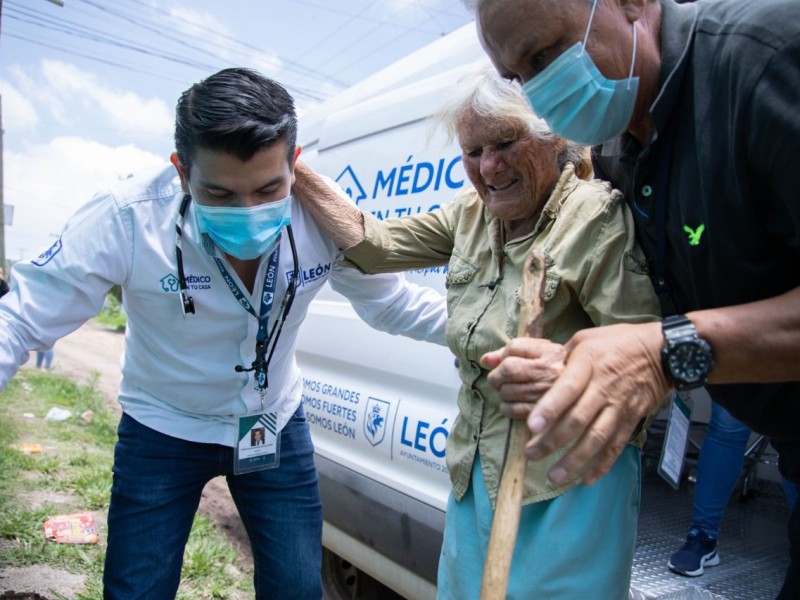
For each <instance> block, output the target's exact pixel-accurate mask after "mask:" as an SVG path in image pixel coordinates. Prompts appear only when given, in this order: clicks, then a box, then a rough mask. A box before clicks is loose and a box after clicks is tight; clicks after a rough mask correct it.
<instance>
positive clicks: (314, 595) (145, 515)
mask: <svg viewBox="0 0 800 600" xmlns="http://www.w3.org/2000/svg"><path fill="white" fill-rule="evenodd" d="M313 452H314V449H313V445H312V443H311V436H310V433H309V430H308V425H307V424H306V420H305V415H304V413H303V408H302V407H300V408H299V409H298V410H297V412H296V413H295V415H294V416H293V417H292V419H291V420H290V421H289V423H288V424H287V425H286V427H284V429H283V431H282V432H281V448H280V466H279V467H278V468H276V469H268V470H264V471H256V472H254V473H247V474H243V475H234V474H233V448H230V447H227V446H220V445H216V444H199V443H196V442H188V441H185V440H181V439H178V438H173V437H170V436H168V435H164V434H162V433H158V432H156V431H153V430H152V429H150V428H148V427H145V426H144V425H142V424H140V423H138V422H137V421H135V420H134V419H133V418H131V417H129V416H127V415H124V414H123V416H122V419H121V420H120V424H119V441H118V442H117V446H116V449H115V452H114V481H113V485H112V488H111V506H110V508H109V513H108V549H107V551H106V562H105V572H104V575H103V586H104V592H103V597H104V598H105V599H113V600H130V599H134V598H137V599H148V600H150V599H157V600H166V599H169V598H174V597H175V594H176V592H177V589H178V584H179V582H180V574H181V565H182V563H183V553H184V547H185V545H186V541H187V539H188V537H189V532H190V530H191V528H192V521H193V520H194V515H195V512H196V511H197V507H198V505H199V503H200V495H201V493H202V491H203V487H204V486H205V485H206V483H207V482H208V481H209V480H210V479H212V478H214V477H216V476H218V475H225V477H226V479H227V482H228V488H229V489H230V492H231V496H232V497H233V500H234V502H235V503H236V507H237V508H238V510H239V514H240V516H241V517H242V522H243V523H244V526H245V529H246V530H247V534H248V536H249V538H250V546H251V548H252V551H253V558H254V565H255V572H254V581H255V589H256V598H258V599H265V598H271V599H284V598H285V599H286V600H289V599H292V600H295V599H303V600H319V599H320V598H321V597H322V584H321V580H320V569H321V561H322V504H321V501H320V497H319V489H318V485H317V482H318V478H317V471H316V468H315V466H314V458H313Z"/></svg>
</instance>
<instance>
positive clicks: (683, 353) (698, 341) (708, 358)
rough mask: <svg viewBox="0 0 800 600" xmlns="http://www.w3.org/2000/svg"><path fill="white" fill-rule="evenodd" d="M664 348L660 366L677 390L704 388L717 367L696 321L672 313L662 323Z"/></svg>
mask: <svg viewBox="0 0 800 600" xmlns="http://www.w3.org/2000/svg"><path fill="white" fill-rule="evenodd" d="M661 331H662V332H663V333H664V347H663V348H662V349H661V367H662V368H663V369H664V374H665V375H666V376H667V379H669V380H670V381H671V382H672V384H673V385H674V386H675V389H677V390H680V391H682V390H691V389H694V388H698V387H702V386H703V385H705V383H706V379H707V378H708V374H709V373H710V372H711V369H713V368H714V357H713V356H712V355H711V344H709V343H708V342H707V341H706V340H704V339H702V338H701V337H700V336H698V335H697V330H696V329H695V327H694V324H693V323H692V322H691V321H690V320H689V319H687V318H686V316H684V315H673V316H671V317H667V318H666V319H664V320H663V321H662V322H661Z"/></svg>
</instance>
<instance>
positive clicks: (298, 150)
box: [292, 146, 303, 185]
mask: <svg viewBox="0 0 800 600" xmlns="http://www.w3.org/2000/svg"><path fill="white" fill-rule="evenodd" d="M302 151H303V148H302V147H300V146H295V147H294V159H292V185H294V182H295V181H296V180H297V175H295V172H294V166H295V164H297V159H298V158H299V156H300V153H301V152H302Z"/></svg>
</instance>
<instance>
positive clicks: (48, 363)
mask: <svg viewBox="0 0 800 600" xmlns="http://www.w3.org/2000/svg"><path fill="white" fill-rule="evenodd" d="M54 354H55V353H54V352H53V349H52V348H50V349H49V350H45V351H44V352H39V351H38V350H37V352H36V367H37V368H39V369H41V368H42V367H44V368H45V369H49V368H50V367H52V366H53V355H54Z"/></svg>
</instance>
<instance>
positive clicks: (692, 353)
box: [668, 343, 713, 383]
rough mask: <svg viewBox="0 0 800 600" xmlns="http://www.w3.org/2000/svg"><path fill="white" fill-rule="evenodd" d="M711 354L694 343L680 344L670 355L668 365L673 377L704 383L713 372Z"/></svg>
mask: <svg viewBox="0 0 800 600" xmlns="http://www.w3.org/2000/svg"><path fill="white" fill-rule="evenodd" d="M711 360H712V359H711V353H710V352H708V351H707V350H705V349H704V348H702V347H701V346H699V345H697V344H694V343H686V344H678V345H677V346H675V347H674V348H673V349H672V351H671V352H670V354H669V358H668V364H669V369H670V371H671V372H672V375H673V376H674V377H675V378H676V379H679V380H681V381H685V382H687V383H695V382H700V381H704V380H705V378H706V376H707V375H708V373H709V372H710V371H711V369H712V367H713V364H712V362H711Z"/></svg>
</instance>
